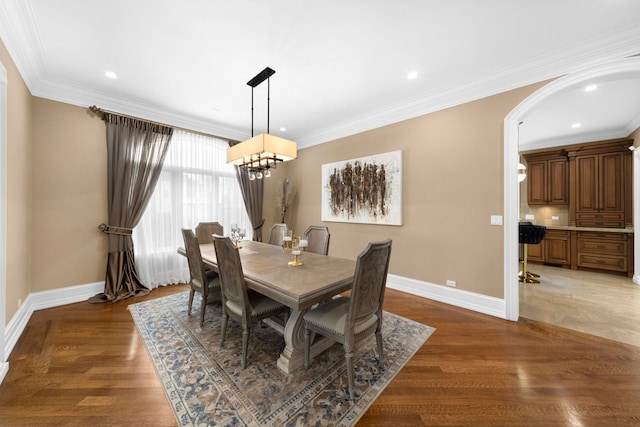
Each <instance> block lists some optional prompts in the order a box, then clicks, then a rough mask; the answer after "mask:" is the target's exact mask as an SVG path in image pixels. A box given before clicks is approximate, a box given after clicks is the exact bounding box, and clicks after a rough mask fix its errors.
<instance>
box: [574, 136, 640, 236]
mask: <svg viewBox="0 0 640 427" xmlns="http://www.w3.org/2000/svg"><path fill="white" fill-rule="evenodd" d="M632 142H633V141H622V142H619V143H615V144H607V145H601V146H597V145H596V146H593V147H588V148H585V149H579V150H576V151H575V152H570V153H569V157H570V159H571V160H570V164H571V166H572V167H571V169H572V170H573V176H574V179H575V181H574V182H575V184H574V185H575V196H574V197H573V202H572V206H571V211H570V216H573V217H574V220H575V225H576V226H578V227H604V228H625V227H627V226H631V224H632V221H631V212H630V206H629V205H630V202H631V177H630V175H631V152H630V151H629V150H628V149H627V147H628V146H629V145H631V144H632Z"/></svg>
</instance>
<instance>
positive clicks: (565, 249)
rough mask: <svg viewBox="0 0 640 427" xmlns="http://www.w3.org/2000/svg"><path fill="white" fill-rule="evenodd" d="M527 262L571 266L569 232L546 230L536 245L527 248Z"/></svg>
mask: <svg viewBox="0 0 640 427" xmlns="http://www.w3.org/2000/svg"><path fill="white" fill-rule="evenodd" d="M527 255H528V256H527V260H528V261H537V262H544V263H545V264H554V265H561V266H563V267H569V266H571V232H570V231H564V230H549V229H547V231H546V233H545V235H544V239H542V242H540V244H538V245H528V246H527Z"/></svg>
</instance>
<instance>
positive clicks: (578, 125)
mask: <svg viewBox="0 0 640 427" xmlns="http://www.w3.org/2000/svg"><path fill="white" fill-rule="evenodd" d="M580 126H582V125H581V124H580V123H574V124H572V125H571V127H572V128H574V129H577V128H579V127H580Z"/></svg>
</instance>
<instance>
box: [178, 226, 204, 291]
mask: <svg viewBox="0 0 640 427" xmlns="http://www.w3.org/2000/svg"><path fill="white" fill-rule="evenodd" d="M182 238H183V240H184V249H185V251H186V252H187V263H188V264H189V275H190V277H191V280H190V282H189V283H190V285H191V288H192V289H194V290H196V291H198V292H200V293H202V294H203V296H204V298H205V300H206V297H207V296H208V293H209V286H208V284H207V281H206V276H205V272H204V263H203V262H202V254H201V253H200V242H198V239H197V238H196V235H195V234H193V230H191V229H188V228H183V229H182Z"/></svg>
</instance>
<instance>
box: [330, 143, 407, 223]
mask: <svg viewBox="0 0 640 427" xmlns="http://www.w3.org/2000/svg"><path fill="white" fill-rule="evenodd" d="M322 220H323V221H336V222H357V223H365V224H385V225H402V151H400V150H398V151H390V152H388V153H382V154H376V155H372V156H368V157H360V158H357V159H351V160H343V161H339V162H334V163H327V164H324V165H322Z"/></svg>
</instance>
